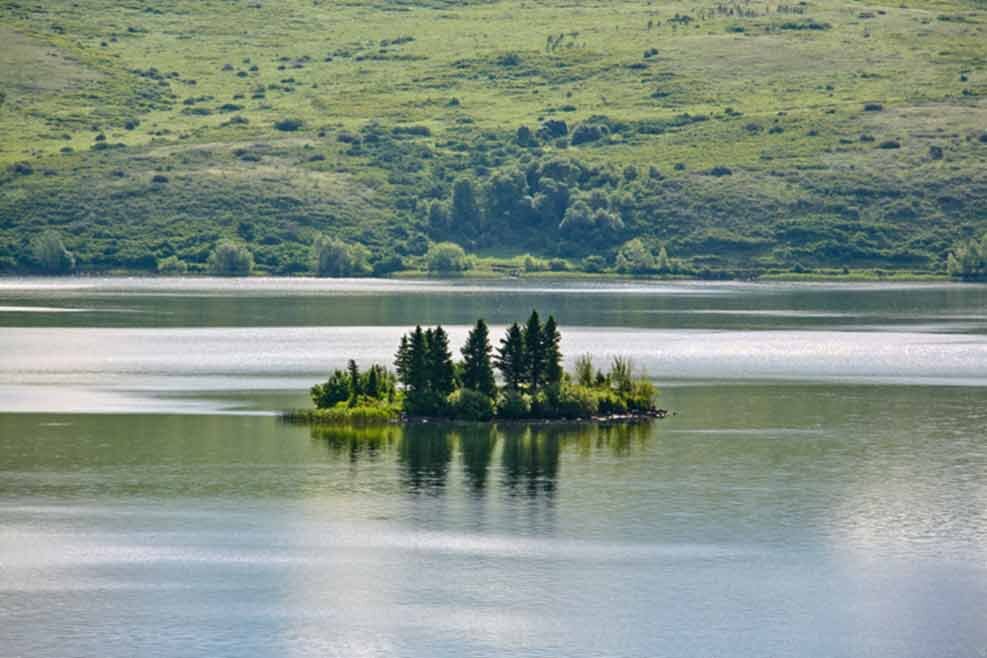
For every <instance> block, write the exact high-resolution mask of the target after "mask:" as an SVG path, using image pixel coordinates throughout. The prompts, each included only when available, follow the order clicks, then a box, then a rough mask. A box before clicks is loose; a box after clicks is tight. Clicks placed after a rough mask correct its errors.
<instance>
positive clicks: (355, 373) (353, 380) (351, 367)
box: [346, 359, 363, 400]
mask: <svg viewBox="0 0 987 658" xmlns="http://www.w3.org/2000/svg"><path fill="white" fill-rule="evenodd" d="M346 372H347V373H349V376H350V399H351V400H356V398H358V397H360V395H362V394H363V385H362V382H361V381H360V368H359V366H357V365H356V361H354V360H353V359H350V362H349V363H348V364H347V365H346Z"/></svg>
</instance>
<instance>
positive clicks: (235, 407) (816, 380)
mask: <svg viewBox="0 0 987 658" xmlns="http://www.w3.org/2000/svg"><path fill="white" fill-rule="evenodd" d="M985 290H987V289H985V288H983V287H979V286H892V287H882V286H872V285H865V286H827V285H802V286H795V285H781V284H779V285H763V286H757V285H739V284H675V285H669V284H656V285H651V284H641V283H630V284H619V285H599V284H595V285H589V284H582V283H580V284H567V285H565V286H557V285H556V284H554V283H553V284H549V283H534V284H532V283H512V282H496V283H485V284H475V283H464V282H425V283H387V282H385V283H381V282H343V283H340V282H329V281H302V282H290V283H286V282H280V281H265V280H261V281H255V280H250V281H247V282H228V281H223V282H214V281H203V280H188V281H167V280H132V281H127V280H68V281H64V280H45V281H42V280H5V281H0V353H2V354H3V358H2V359H0V647H3V651H2V652H0V653H3V654H4V655H11V656H61V655H72V656H84V657H90V656H92V657H97V656H98V657H101V658H104V657H111V658H113V657H117V656H119V657H121V658H122V657H124V656H128V657H129V656H134V655H154V656H167V657H172V656H174V657H178V656H190V655H230V656H233V655H235V656H248V657H249V656H256V657H261V656H271V655H295V656H346V657H350V656H360V655H373V656H402V657H403V656H409V657H410V656H477V657H479V656H517V655H523V656H545V657H548V656H560V655H565V656H575V657H583V656H586V657H590V656H594V657H595V656H621V657H628V658H631V657H633V658H639V657H640V658H645V657H652V656H742V657H748V656H749V657H755V656H758V657H760V656H788V655H799V656H811V657H816V656H818V657H820V658H822V657H826V658H834V657H835V658H842V657H846V658H850V657H851V656H877V657H882V658H884V657H887V658H892V657H895V658H901V657H904V658H909V657H916V658H918V657H925V656H956V657H968V656H981V655H984V652H985V650H987V630H985V629H987V627H985V626H984V624H983V612H982V611H983V602H984V601H985V600H987V518H985V512H984V510H985V509H987V443H985V439H984V436H985V432H984V427H987V386H985V383H987V381H985V379H987V351H985V346H987V331H985V329H987V310H985V308H987V295H985ZM533 306H537V307H538V308H539V309H540V310H542V311H543V312H544V313H549V312H551V313H554V314H556V316H557V317H558V318H559V320H560V322H561V323H562V325H563V331H564V335H565V343H564V348H565V350H566V352H567V354H568V355H569V356H570V357H571V356H573V355H575V354H578V353H580V352H583V351H585V352H590V353H592V354H594V355H595V356H596V357H597V359H598V361H600V362H601V363H602V362H603V361H604V360H605V359H606V357H607V356H609V355H614V354H624V355H632V356H633V357H634V358H635V359H636V360H637V361H638V362H639V363H640V364H641V365H643V366H646V367H647V370H648V372H650V373H652V375H653V376H654V377H655V378H656V379H657V380H658V381H659V382H660V383H661V385H662V399H661V403H662V406H666V407H668V408H670V409H673V410H674V411H676V412H677V415H675V416H673V417H671V418H669V419H666V420H664V421H660V422H657V423H654V424H651V425H642V426H633V427H617V428H599V427H586V426H582V427H580V426H563V427H523V426H504V427H499V428H490V427H475V426H473V427H471V426H458V427H452V428H449V427H445V428H443V427H434V426H426V427H413V428H407V429H402V428H398V427H388V428H383V429H376V430H371V429H343V428H335V429H329V430H315V431H312V430H310V429H309V428H305V427H295V426H288V425H283V424H281V423H279V422H278V421H277V419H276V418H275V417H273V416H271V415H270V413H271V412H272V411H273V410H276V409H279V408H283V407H287V406H292V405H298V404H303V403H304V402H305V389H306V387H307V386H309V385H310V384H311V383H312V382H314V381H317V380H318V379H319V378H320V377H323V376H324V375H325V371H326V369H327V368H330V367H333V366H334V365H338V364H340V363H341V362H342V360H343V359H345V358H347V357H348V356H350V355H355V356H358V357H359V358H361V359H364V360H370V359H376V360H381V361H388V360H390V353H391V351H392V350H393V344H394V342H395V339H396V337H397V336H398V335H399V334H400V333H401V332H402V331H404V330H406V329H407V328H408V326H409V325H411V324H413V323H414V322H416V321H419V320H420V321H423V322H442V323H444V324H446V325H448V326H450V327H451V333H452V335H453V337H454V338H455V340H456V341H457V342H458V341H459V340H460V338H461V336H462V335H463V333H464V332H465V328H466V324H467V323H468V322H469V321H470V320H471V319H472V318H473V317H474V316H476V315H478V314H483V315H485V316H486V317H487V318H488V320H489V321H490V322H491V323H493V324H494V325H496V326H497V327H502V326H503V325H504V324H505V323H507V322H510V321H513V320H514V319H517V318H519V317H522V316H523V315H525V314H526V313H528V312H530V309H531V308H532V307H533ZM26 309H29V310H26ZM28 412H30V413H28Z"/></svg>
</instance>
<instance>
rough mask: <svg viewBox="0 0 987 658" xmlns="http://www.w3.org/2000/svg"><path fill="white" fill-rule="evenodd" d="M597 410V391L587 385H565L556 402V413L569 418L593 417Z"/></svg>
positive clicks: (560, 416)
mask: <svg viewBox="0 0 987 658" xmlns="http://www.w3.org/2000/svg"><path fill="white" fill-rule="evenodd" d="M597 410H598V403H597V393H596V391H594V390H593V389H591V388H588V387H586V386H572V385H570V386H563V387H562V391H561V393H560V395H559V398H558V400H557V401H556V404H555V415H556V416H558V417H559V418H567V419H569V420H576V419H579V418H592V417H593V416H594V415H596V413H597Z"/></svg>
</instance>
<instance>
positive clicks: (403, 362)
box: [394, 334, 411, 386]
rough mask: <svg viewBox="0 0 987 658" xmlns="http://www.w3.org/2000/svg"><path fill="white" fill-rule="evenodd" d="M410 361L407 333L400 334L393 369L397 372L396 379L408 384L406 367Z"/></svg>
mask: <svg viewBox="0 0 987 658" xmlns="http://www.w3.org/2000/svg"><path fill="white" fill-rule="evenodd" d="M410 362H411V345H410V343H409V342H408V334H404V335H403V336H401V343H400V344H399V345H398V353H397V354H395V355H394V369H395V370H396V371H397V373H398V381H399V382H401V383H402V384H404V385H405V386H407V385H408V382H407V378H408V368H409V365H410Z"/></svg>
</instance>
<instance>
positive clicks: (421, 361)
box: [394, 326, 456, 415]
mask: <svg viewBox="0 0 987 658" xmlns="http://www.w3.org/2000/svg"><path fill="white" fill-rule="evenodd" d="M394 363H395V367H396V368H397V374H398V380H399V381H400V382H401V384H402V385H403V386H404V390H405V396H404V408H405V411H407V412H408V413H412V414H419V415H431V414H439V413H441V412H442V410H443V408H444V407H445V403H446V398H448V396H449V394H450V393H452V392H453V391H454V390H455V388H456V378H455V368H454V366H453V363H452V354H451V353H450V352H449V338H448V335H447V334H446V332H445V330H444V329H443V328H442V327H436V328H435V329H428V330H425V331H423V330H422V328H421V327H420V326H418V327H415V330H414V331H413V332H412V333H411V334H410V335H405V336H402V338H401V343H400V345H399V346H398V352H397V356H396V358H395V362H394Z"/></svg>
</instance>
